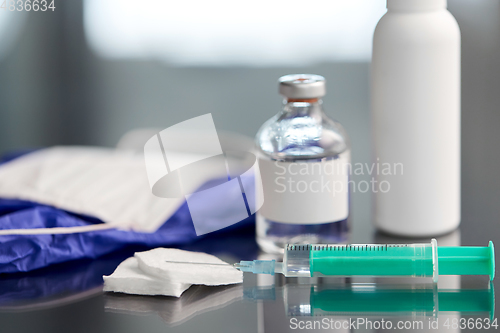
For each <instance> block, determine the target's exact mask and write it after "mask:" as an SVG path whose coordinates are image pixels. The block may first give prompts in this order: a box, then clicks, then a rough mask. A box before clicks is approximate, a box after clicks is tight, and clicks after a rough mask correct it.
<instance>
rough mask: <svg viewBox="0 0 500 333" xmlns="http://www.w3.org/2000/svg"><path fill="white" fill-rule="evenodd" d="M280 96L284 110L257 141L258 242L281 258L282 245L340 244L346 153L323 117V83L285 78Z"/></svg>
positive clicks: (336, 128)
mask: <svg viewBox="0 0 500 333" xmlns="http://www.w3.org/2000/svg"><path fill="white" fill-rule="evenodd" d="M279 91H280V94H281V95H283V96H284V97H285V100H284V106H283V110H282V111H281V112H279V113H278V114H277V115H275V116H274V117H273V118H271V119H269V120H268V121H267V122H266V123H264V125H262V127H261V128H260V130H259V132H258V133H257V137H256V143H257V147H258V157H259V168H260V172H261V177H262V186H263V191H262V193H263V194H264V205H263V206H262V208H261V209H260V211H259V212H258V214H257V241H258V243H259V245H260V246H261V248H262V249H263V250H265V251H268V252H282V251H283V248H284V246H285V245H286V244H287V243H294V244H300V243H338V242H344V241H346V240H347V231H348V215H349V170H350V168H349V165H350V148H349V143H348V139H347V135H346V133H345V131H344V129H343V127H342V126H341V125H340V124H339V123H337V122H335V121H333V120H331V119H329V118H328V117H327V116H326V115H325V113H324V112H323V109H322V101H321V97H322V96H324V95H325V92H326V88H325V79H324V78H323V77H322V76H319V75H309V74H297V75H286V76H283V77H281V78H280V80H279ZM257 193H261V192H260V191H257Z"/></svg>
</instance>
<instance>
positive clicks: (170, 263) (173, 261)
mask: <svg viewBox="0 0 500 333" xmlns="http://www.w3.org/2000/svg"><path fill="white" fill-rule="evenodd" d="M135 258H137V261H138V264H139V268H140V269H141V270H142V271H143V272H144V273H147V274H149V275H151V276H155V277H157V278H162V279H167V280H168V281H171V282H176V283H187V284H202V285H206V286H218V285H227V284H235V283H242V282H243V273H242V272H240V271H239V270H237V269H236V268H234V267H233V266H232V265H230V264H228V263H226V262H224V261H222V260H220V259H219V258H217V257H215V256H213V255H210V254H206V253H201V252H189V251H183V250H178V249H165V248H157V249H154V250H151V251H146V252H137V253H135Z"/></svg>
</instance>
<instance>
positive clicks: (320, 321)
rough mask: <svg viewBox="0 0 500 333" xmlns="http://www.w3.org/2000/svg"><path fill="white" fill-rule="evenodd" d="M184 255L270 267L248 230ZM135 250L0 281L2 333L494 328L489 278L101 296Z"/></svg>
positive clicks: (273, 284) (487, 231)
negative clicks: (254, 261) (197, 254)
mask: <svg viewBox="0 0 500 333" xmlns="http://www.w3.org/2000/svg"><path fill="white" fill-rule="evenodd" d="M356 212H357V210H354V213H356ZM358 214H359V215H361V213H358ZM495 223H496V221H495ZM499 236H500V234H499V228H497V227H496V226H495V224H494V223H486V222H481V223H480V224H479V223H476V222H475V221H464V222H463V224H462V226H461V228H460V229H459V230H456V231H454V232H453V233H451V234H448V235H444V236H441V237H438V238H437V239H438V243H439V244H440V245H442V246H446V245H449V246H451V245H453V246H456V245H480V246H486V245H487V242H488V241H489V240H490V239H491V240H493V241H495V240H497V239H499ZM424 241H425V242H428V239H425V240H418V239H400V238H395V237H391V236H387V235H384V234H380V233H377V232H375V231H374V230H373V229H372V227H371V226H370V225H369V224H368V225H366V226H364V227H363V228H359V226H358V227H357V228H356V227H355V228H354V232H353V233H352V237H351V242H353V243H361V242H363V243H367V242H374V243H415V242H424ZM183 248H185V249H188V250H196V251H205V252H209V253H212V254H215V255H218V256H219V257H220V258H222V259H224V260H226V261H228V262H236V261H239V260H240V259H244V260H250V259H256V258H260V259H269V258H275V256H274V255H269V254H264V253H261V252H259V249H258V247H257V245H256V243H255V240H254V237H253V227H246V228H243V229H240V230H238V231H233V232H231V233H230V234H228V233H221V234H218V235H214V236H210V237H208V238H206V239H204V240H202V241H200V242H197V243H194V244H191V245H187V246H184V247H183ZM138 250H141V249H126V250H124V251H122V252H120V253H116V254H113V255H110V256H106V257H104V258H101V259H99V260H95V261H82V262H74V263H68V264H64V265H58V266H54V267H49V268H47V269H44V270H40V271H37V272H33V273H30V274H21V275H9V276H3V277H1V279H0V291H1V294H0V327H2V332H69V331H71V332H137V331H141V332H231V331H233V332H288V331H297V330H299V331H300V330H306V331H308V332H309V331H312V332H314V331H327V330H330V331H331V330H333V331H338V332H351V331H363V332H364V331H368V332H372V331H377V332H384V331H390V330H394V329H395V328H398V327H401V328H407V329H408V328H410V327H411V328H412V329H413V330H415V331H436V330H446V331H450V332H460V331H475V330H477V328H478V327H482V328H483V329H484V328H486V327H489V326H490V325H493V326H492V327H490V328H489V329H490V330H494V328H495V327H494V325H495V322H494V320H495V319H494V318H495V298H494V289H495V285H496V286H497V287H498V282H497V281H498V279H497V280H496V281H494V282H493V283H490V282H489V279H488V277H487V276H462V277H459V276H441V277H440V280H439V283H438V284H437V285H434V284H433V283H432V282H431V281H430V280H429V279H411V278H407V279H403V278H399V279H396V278H284V277H283V276H281V275H276V276H271V275H253V274H248V273H247V274H245V276H244V283H243V284H242V285H235V286H220V287H206V286H192V287H191V288H190V289H188V290H187V291H186V292H185V293H184V294H183V295H182V297H180V298H174V297H164V296H155V297H151V296H136V295H125V294H115V293H103V292H102V278H101V276H102V275H105V274H110V273H111V272H112V271H113V270H114V268H115V267H116V265H117V264H118V263H119V262H121V261H122V260H123V259H124V258H127V257H128V256H130V255H132V254H133V252H134V251H138ZM497 302H498V301H497ZM497 305H498V303H497ZM436 325H437V326H436Z"/></svg>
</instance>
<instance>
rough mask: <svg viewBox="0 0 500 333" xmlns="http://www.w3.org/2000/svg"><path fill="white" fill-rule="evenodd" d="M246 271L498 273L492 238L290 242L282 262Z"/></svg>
mask: <svg viewBox="0 0 500 333" xmlns="http://www.w3.org/2000/svg"><path fill="white" fill-rule="evenodd" d="M234 267H236V268H238V269H239V270H241V271H242V272H252V273H254V274H272V275H274V274H275V273H281V274H283V275H285V276H286V277H316V276H397V277H403V276H407V277H432V279H433V281H434V282H437V281H438V276H439V275H489V276H490V280H493V278H494V277H495V252H494V248H493V242H491V241H490V242H489V244H488V246H486V247H479V246H440V247H438V246H437V241H436V240H435V239H432V240H431V242H430V243H428V244H335V245H329V244H308V245H293V244H288V245H287V246H286V248H285V253H284V257H283V262H276V261H275V260H254V261H241V262H240V263H236V264H234Z"/></svg>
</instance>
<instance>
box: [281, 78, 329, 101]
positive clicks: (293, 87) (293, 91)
mask: <svg viewBox="0 0 500 333" xmlns="http://www.w3.org/2000/svg"><path fill="white" fill-rule="evenodd" d="M278 81H279V92H280V94H281V95H283V96H285V97H286V98H293V99H310V98H319V97H322V96H325V94H326V80H325V78H324V77H322V76H320V75H314V74H290V75H285V76H282V77H280V78H279V80H278Z"/></svg>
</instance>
